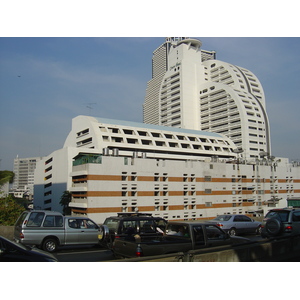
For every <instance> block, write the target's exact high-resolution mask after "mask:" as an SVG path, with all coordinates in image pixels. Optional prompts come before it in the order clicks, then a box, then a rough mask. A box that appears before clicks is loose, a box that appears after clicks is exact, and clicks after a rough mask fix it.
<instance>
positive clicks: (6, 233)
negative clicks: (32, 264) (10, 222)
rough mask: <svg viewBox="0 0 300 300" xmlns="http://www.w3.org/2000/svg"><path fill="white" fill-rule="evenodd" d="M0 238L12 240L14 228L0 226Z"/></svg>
mask: <svg viewBox="0 0 300 300" xmlns="http://www.w3.org/2000/svg"><path fill="white" fill-rule="evenodd" d="M0 236H3V237H5V238H7V239H9V240H12V239H13V238H14V226H0Z"/></svg>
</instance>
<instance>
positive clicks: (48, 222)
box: [43, 216, 63, 227]
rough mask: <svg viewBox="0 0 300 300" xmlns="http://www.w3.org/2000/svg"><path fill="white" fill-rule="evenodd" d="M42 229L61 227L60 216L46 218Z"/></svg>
mask: <svg viewBox="0 0 300 300" xmlns="http://www.w3.org/2000/svg"><path fill="white" fill-rule="evenodd" d="M43 226H44V227H62V226H63V217H62V216H46V218H45V221H44V223H43Z"/></svg>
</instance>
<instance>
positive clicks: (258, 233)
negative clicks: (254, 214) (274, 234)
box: [255, 226, 261, 235]
mask: <svg viewBox="0 0 300 300" xmlns="http://www.w3.org/2000/svg"><path fill="white" fill-rule="evenodd" d="M255 234H256V235H261V226H258V227H257V228H256V230H255Z"/></svg>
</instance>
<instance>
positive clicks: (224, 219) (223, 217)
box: [214, 215, 231, 221]
mask: <svg viewBox="0 0 300 300" xmlns="http://www.w3.org/2000/svg"><path fill="white" fill-rule="evenodd" d="M230 218H231V216H227V215H222V216H217V217H216V218H215V219H214V221H229V220H230Z"/></svg>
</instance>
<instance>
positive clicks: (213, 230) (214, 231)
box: [205, 225, 224, 240]
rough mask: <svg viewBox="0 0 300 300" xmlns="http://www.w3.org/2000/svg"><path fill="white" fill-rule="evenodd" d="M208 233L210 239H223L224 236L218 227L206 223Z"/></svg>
mask: <svg viewBox="0 0 300 300" xmlns="http://www.w3.org/2000/svg"><path fill="white" fill-rule="evenodd" d="M205 228H206V235H207V239H208V240H221V239H223V238H224V233H223V231H221V230H220V229H219V228H218V227H216V226H212V225H205Z"/></svg>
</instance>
